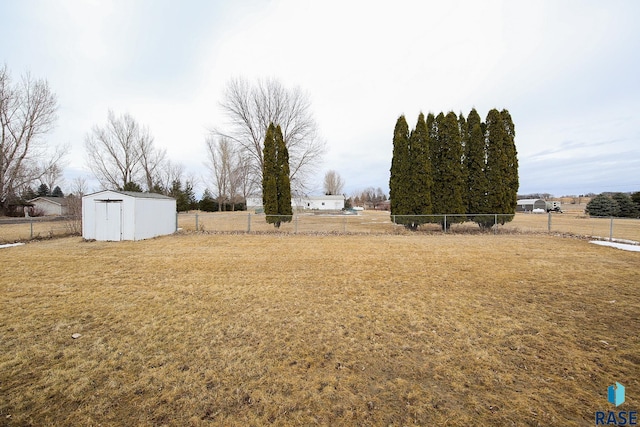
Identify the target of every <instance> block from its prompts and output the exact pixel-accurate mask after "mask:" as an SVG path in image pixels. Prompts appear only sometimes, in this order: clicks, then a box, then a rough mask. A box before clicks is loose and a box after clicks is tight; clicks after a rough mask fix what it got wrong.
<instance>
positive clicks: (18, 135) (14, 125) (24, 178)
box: [0, 65, 342, 215]
mask: <svg viewBox="0 0 640 427" xmlns="http://www.w3.org/2000/svg"><path fill="white" fill-rule="evenodd" d="M220 106H221V108H222V111H223V112H224V113H225V115H226V117H227V122H226V123H224V124H223V125H222V126H219V127H216V128H214V129H211V130H210V132H209V135H208V136H207V137H206V138H205V146H206V150H207V158H206V160H205V162H204V163H205V165H206V166H207V168H208V170H209V175H208V176H205V177H203V182H204V183H205V185H206V189H205V191H204V194H203V197H202V200H201V201H200V202H201V203H200V202H198V201H196V200H195V196H194V191H193V189H194V187H195V185H196V183H197V181H198V179H197V178H196V177H194V176H193V175H187V174H186V173H185V170H184V166H183V165H181V164H179V163H175V162H173V161H171V160H170V159H168V157H167V152H166V150H165V149H162V148H159V147H158V146H157V145H156V144H155V140H154V137H153V135H152V133H151V131H150V129H149V128H148V127H147V126H144V125H142V124H140V123H139V122H138V121H137V120H136V119H135V118H134V117H133V116H131V115H130V114H128V113H123V114H117V113H116V112H114V111H111V110H110V111H109V112H108V114H107V120H106V122H105V123H104V124H102V125H95V126H93V127H92V128H91V129H90V130H89V131H88V132H87V134H86V137H85V141H84V148H85V158H86V164H87V166H88V167H89V169H90V170H91V172H92V173H93V175H94V176H95V178H96V179H97V180H98V182H99V183H100V186H101V187H102V188H103V189H113V190H125V191H147V192H155V193H161V194H166V195H169V196H172V197H175V198H176V199H177V202H178V203H177V204H178V209H179V210H188V209H196V208H199V207H201V206H200V205H202V207H205V208H206V210H235V209H239V208H242V207H243V206H244V201H245V200H246V198H247V197H248V196H252V195H253V196H255V195H259V194H260V193H261V192H262V179H263V172H264V166H265V165H264V157H263V156H264V153H263V151H264V141H265V137H266V136H267V130H268V128H269V125H270V124H271V123H273V124H275V125H276V126H280V130H281V133H282V138H283V142H284V144H285V145H286V147H287V150H288V152H289V166H290V176H289V179H290V182H291V188H292V191H294V192H295V193H296V194H300V195H302V194H304V193H305V192H306V191H308V190H309V187H310V185H309V184H310V180H311V177H312V175H313V174H314V172H315V171H316V168H317V167H318V165H319V161H318V160H319V159H320V158H321V157H322V155H323V154H324V152H325V151H326V144H325V142H324V141H323V140H322V139H321V138H320V137H319V132H318V128H317V125H316V122H315V120H314V118H313V115H312V113H311V103H310V100H309V97H308V95H307V94H306V93H304V92H303V91H302V90H301V89H300V88H297V87H296V88H293V89H290V88H286V87H284V86H283V85H282V84H281V83H280V82H279V81H277V80H276V79H267V80H259V81H257V82H255V83H253V84H252V83H249V82H248V81H247V80H246V79H243V78H237V79H234V80H231V81H230V82H228V84H227V87H226V90H225V92H224V94H223V99H222V101H221V102H220ZM57 109H58V102H57V97H56V95H55V93H54V92H53V91H52V90H51V89H50V88H49V85H48V83H47V81H46V80H44V79H34V78H32V77H31V75H30V74H28V73H27V74H25V75H24V76H22V79H21V80H20V81H15V80H14V79H12V77H11V74H10V72H9V70H8V68H7V66H6V65H4V66H3V67H2V68H0V130H1V132H0V138H1V139H0V154H1V155H0V213H2V214H5V215H6V214H10V213H11V210H12V208H14V209H15V208H16V207H18V209H17V211H18V212H19V211H20V210H21V204H24V203H25V200H29V198H30V197H31V196H33V195H34V194H39V193H42V194H44V192H43V191H40V192H38V191H36V190H35V189H34V184H35V185H36V187H37V185H38V183H40V184H47V187H48V189H55V184H56V181H59V180H60V179H61V177H62V169H63V166H64V157H65V155H66V154H67V153H68V151H69V147H68V146H62V147H56V148H54V149H51V148H52V147H50V146H49V145H48V144H47V141H46V139H45V136H46V134H47V133H48V132H50V131H51V130H52V129H53V127H54V125H55V122H56V119H57V116H56V113H57ZM338 178H339V177H338ZM336 185H337V186H338V187H340V186H341V185H342V184H340V182H337V183H336ZM329 191H335V186H334V187H332V189H331V190H329ZM59 194H60V193H58V192H56V195H59ZM74 194H75V193H74ZM75 195H76V196H81V195H82V194H75ZM211 199H213V200H214V203H213V204H212V203H211ZM214 205H216V206H214Z"/></svg>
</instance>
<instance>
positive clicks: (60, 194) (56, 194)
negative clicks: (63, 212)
mask: <svg viewBox="0 0 640 427" xmlns="http://www.w3.org/2000/svg"><path fill="white" fill-rule="evenodd" d="M51 196H52V197H64V193H63V192H62V190H61V189H60V187H59V186H58V185H56V188H54V189H53V191H52V192H51Z"/></svg>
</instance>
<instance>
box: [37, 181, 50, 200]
mask: <svg viewBox="0 0 640 427" xmlns="http://www.w3.org/2000/svg"><path fill="white" fill-rule="evenodd" d="M50 194H51V193H50V191H49V186H48V185H47V184H45V183H44V182H43V183H42V184H40V186H39V187H38V196H39V197H46V196H49V195H50Z"/></svg>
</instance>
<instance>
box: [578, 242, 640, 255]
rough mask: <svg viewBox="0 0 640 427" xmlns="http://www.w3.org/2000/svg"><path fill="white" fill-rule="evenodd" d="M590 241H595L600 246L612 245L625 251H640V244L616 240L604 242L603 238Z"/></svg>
mask: <svg viewBox="0 0 640 427" xmlns="http://www.w3.org/2000/svg"><path fill="white" fill-rule="evenodd" d="M589 243H595V244H596V245H600V246H611V247H612V248H617V249H622V250H625V251H631V252H640V246H638V245H627V244H624V243H616V242H604V241H602V240H592V241H590V242H589Z"/></svg>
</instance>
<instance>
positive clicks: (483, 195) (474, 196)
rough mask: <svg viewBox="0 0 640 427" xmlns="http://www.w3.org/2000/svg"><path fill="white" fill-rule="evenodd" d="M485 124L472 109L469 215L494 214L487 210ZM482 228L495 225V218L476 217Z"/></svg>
mask: <svg viewBox="0 0 640 427" xmlns="http://www.w3.org/2000/svg"><path fill="white" fill-rule="evenodd" d="M482 128H483V123H482V121H481V119H480V115H479V114H478V112H477V111H476V109H475V108H474V109H472V110H471V112H470V113H469V117H468V118H467V143H466V145H465V166H466V171H467V175H466V178H467V185H466V192H467V199H466V202H467V214H484V213H486V214H488V213H492V212H490V210H489V209H488V208H487V193H488V181H487V176H486V158H487V150H486V146H485V139H484V131H483V129H482ZM473 221H475V222H476V223H477V224H478V225H480V227H481V228H488V227H491V225H493V222H494V218H493V216H487V215H474V216H473Z"/></svg>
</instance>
